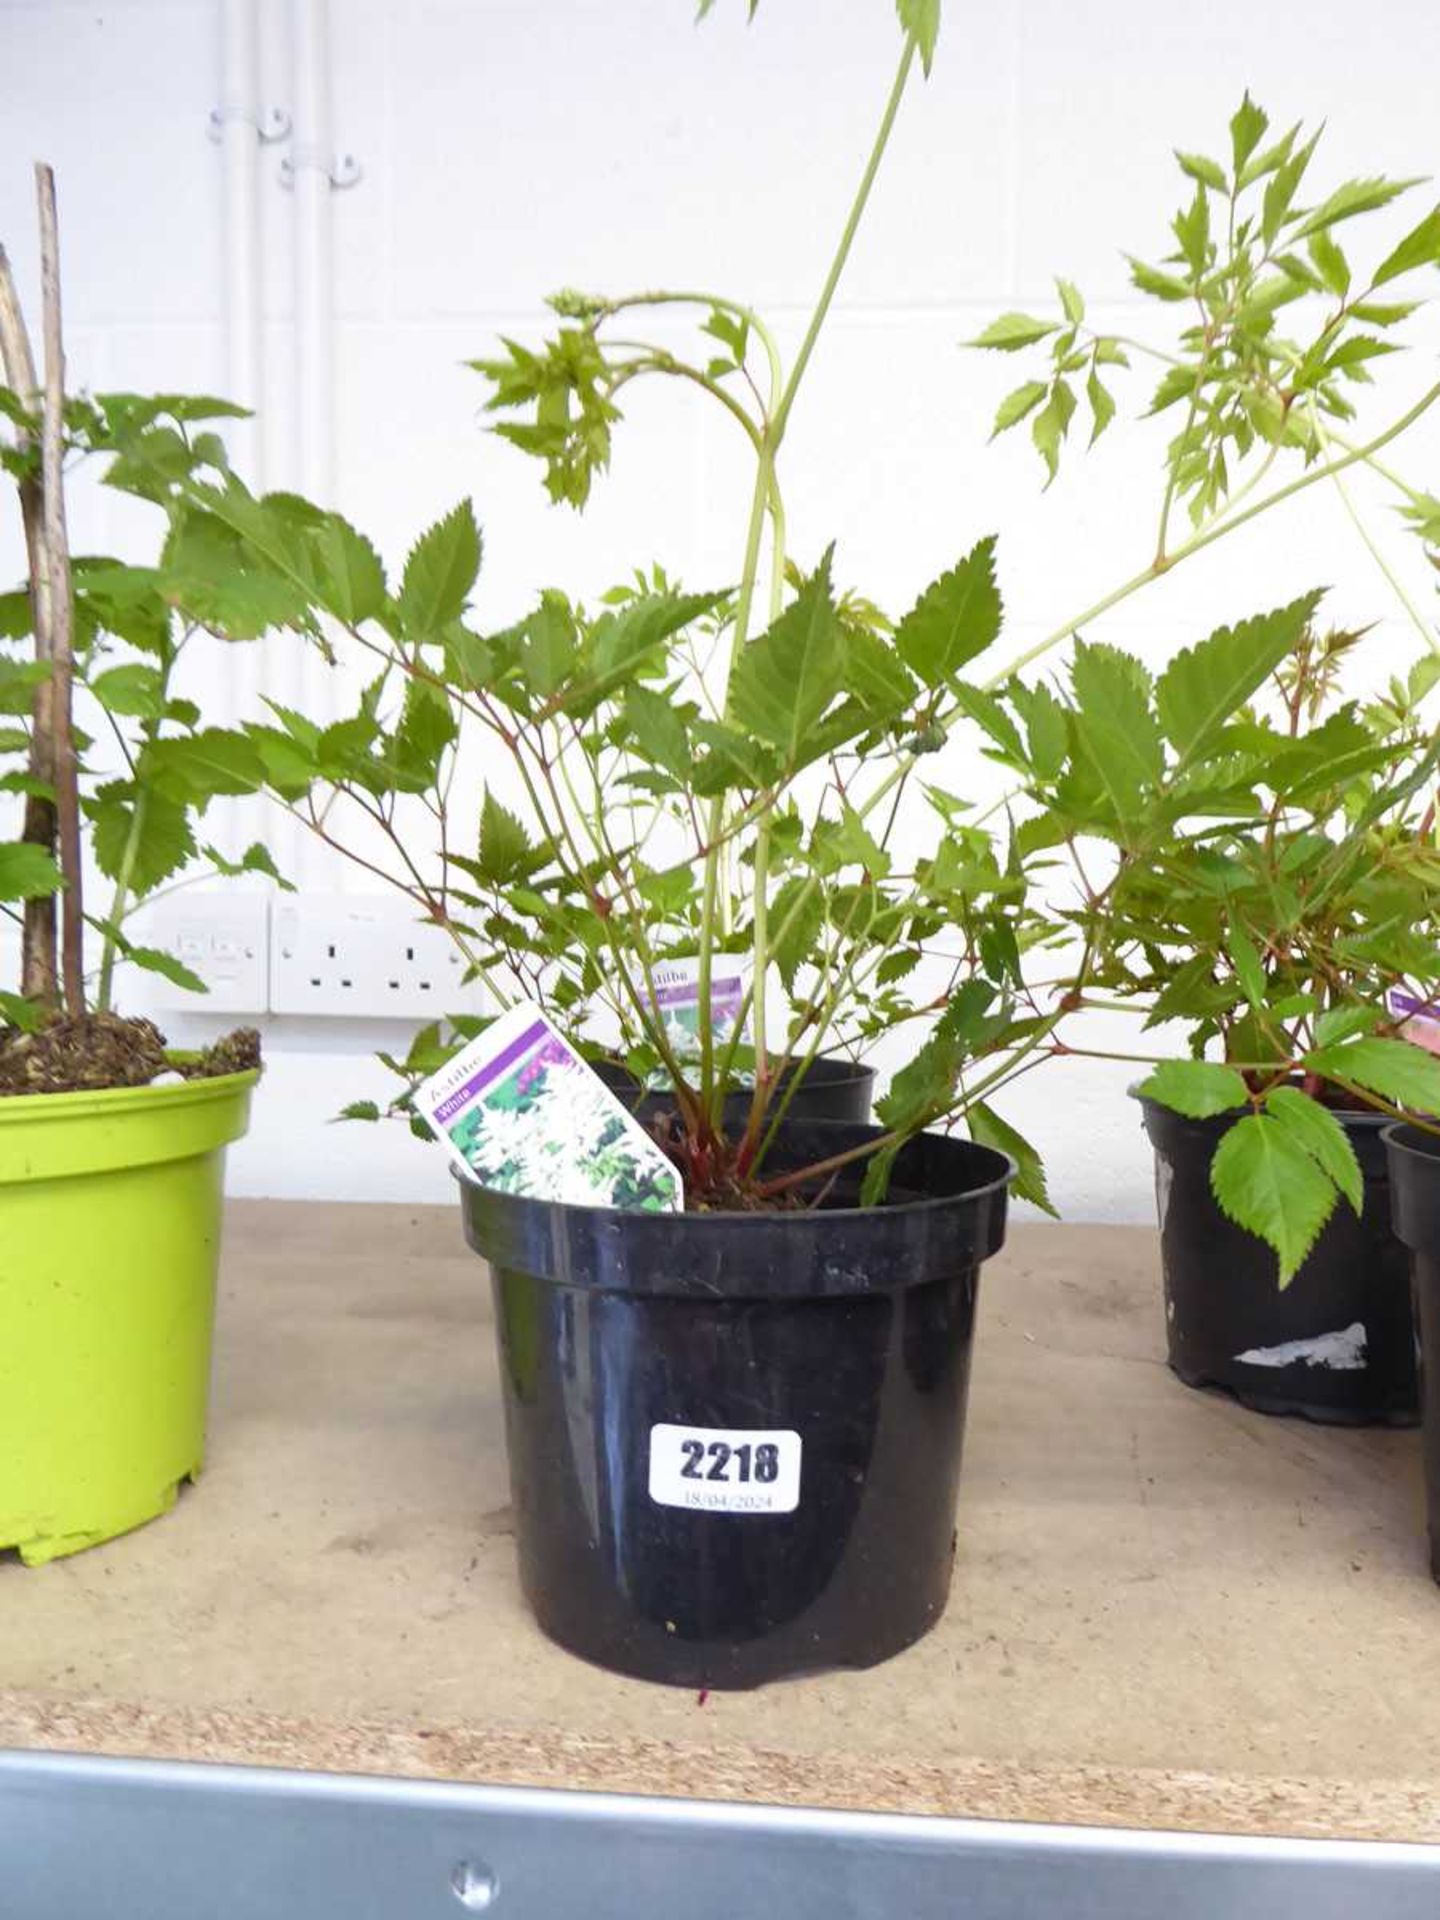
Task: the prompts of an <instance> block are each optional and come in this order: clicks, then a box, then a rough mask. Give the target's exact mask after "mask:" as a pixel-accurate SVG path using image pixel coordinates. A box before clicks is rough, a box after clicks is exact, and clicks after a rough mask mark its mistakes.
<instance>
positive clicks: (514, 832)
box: [479, 793, 531, 886]
mask: <svg viewBox="0 0 1440 1920" xmlns="http://www.w3.org/2000/svg"><path fill="white" fill-rule="evenodd" d="M530 851H531V848H530V839H529V835H528V834H527V833H526V831H525V829H524V827H523V826H522V825H521V823H520V822H519V821H518V820H517V819H516V818H515V816H514V814H513V813H511V812H510V811H509V810H508V809H507V808H505V807H503V806H502V805H501V804H500V802H499V801H498V800H497V799H496V798H495V796H494V794H493V793H487V794H486V795H485V804H484V806H483V807H482V808H481V810H480V860H479V867H480V872H481V875H482V876H483V877H484V878H485V879H486V880H488V881H490V882H491V883H492V885H494V886H506V885H508V883H509V882H510V881H512V880H516V879H519V878H521V877H523V875H524V874H525V873H526V872H527V871H528V870H529V854H530Z"/></svg>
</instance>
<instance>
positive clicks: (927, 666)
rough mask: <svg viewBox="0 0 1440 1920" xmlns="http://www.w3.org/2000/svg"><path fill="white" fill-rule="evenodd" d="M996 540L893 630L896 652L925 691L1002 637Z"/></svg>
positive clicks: (944, 577) (936, 585)
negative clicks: (917, 678) (996, 569)
mask: <svg viewBox="0 0 1440 1920" xmlns="http://www.w3.org/2000/svg"><path fill="white" fill-rule="evenodd" d="M1001 617H1002V608H1001V604H1000V589H999V587H998V586H997V585H996V584H995V540H994V536H993V535H992V536H990V537H988V538H987V539H984V540H982V541H981V542H980V543H979V545H978V546H976V547H974V548H972V549H971V551H970V552H969V553H968V554H966V556H965V558H964V559H963V560H962V561H961V562H960V563H959V565H958V566H955V567H952V568H951V569H950V571H949V572H948V573H942V574H941V576H940V578H939V579H938V580H936V581H934V582H932V583H931V585H930V586H928V587H927V588H926V589H925V591H924V592H923V593H922V594H921V596H920V598H919V599H918V600H917V601H916V602H915V605H914V606H913V607H912V608H911V609H910V611H909V613H907V614H906V616H905V618H904V619H903V620H902V621H901V622H900V625H899V626H898V627H897V628H896V629H895V649H896V651H897V653H898V654H899V655H900V658H901V659H902V660H903V661H904V662H905V664H906V666H907V667H909V668H910V670H911V672H912V673H914V674H917V675H918V676H919V678H920V679H921V681H923V683H924V684H925V685H926V686H927V687H941V686H944V685H945V683H946V682H947V681H948V680H950V679H951V678H952V677H953V676H954V675H955V674H957V673H958V672H959V671H960V669H961V667H963V666H965V665H966V663H967V662H968V661H971V660H973V659H975V657H976V656H977V655H978V654H981V653H983V652H984V651H985V649H986V648H987V647H989V646H991V645H992V644H993V643H994V642H995V640H996V639H998V637H999V634H1000V622H1001Z"/></svg>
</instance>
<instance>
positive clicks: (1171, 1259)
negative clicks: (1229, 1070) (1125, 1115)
mask: <svg viewBox="0 0 1440 1920" xmlns="http://www.w3.org/2000/svg"><path fill="white" fill-rule="evenodd" d="M1140 1104H1141V1107H1142V1108H1143V1110H1144V1115H1145V1131H1146V1133H1147V1134H1148V1135H1149V1136H1150V1143H1151V1145H1152V1146H1153V1147H1154V1149H1155V1201H1156V1208H1157V1211H1158V1213H1159V1217H1160V1262H1161V1269H1162V1274H1163V1279H1164V1287H1165V1322H1166V1333H1167V1336H1168V1340H1169V1358H1170V1365H1171V1367H1172V1368H1173V1369H1174V1371H1175V1372H1176V1373H1177V1374H1179V1376H1180V1378H1181V1379H1182V1380H1183V1381H1185V1383H1186V1385H1187V1386H1192V1387H1222V1388H1225V1389H1227V1390H1228V1391H1229V1392H1231V1393H1233V1394H1234V1395H1235V1397H1236V1399H1238V1400H1239V1401H1241V1402H1242V1404H1243V1405H1245V1406H1247V1407H1252V1408H1254V1409H1255V1410H1256V1411H1257V1412H1259V1413H1289V1414H1299V1415H1302V1416H1303V1417H1304V1418H1306V1419H1308V1420H1320V1421H1325V1422H1328V1423H1331V1424H1333V1425H1342V1426H1361V1425H1370V1424H1374V1425H1389V1426H1413V1425H1414V1424H1415V1422H1416V1420H1418V1418H1419V1413H1420V1407H1419V1385H1418V1381H1417V1378H1416V1365H1415V1324H1414V1314H1413V1312H1412V1310H1411V1305H1410V1275H1409V1269H1408V1262H1407V1260H1406V1255H1405V1249H1404V1247H1403V1246H1402V1245H1401V1244H1400V1242H1399V1241H1398V1240H1397V1239H1396V1237H1395V1234H1394V1232H1393V1230H1392V1228H1391V1223H1390V1176H1389V1169H1388V1167H1387V1164H1386V1155H1385V1147H1384V1143H1383V1142H1382V1140H1381V1134H1382V1132H1383V1131H1384V1129H1385V1127H1386V1126H1387V1124H1388V1122H1387V1120H1386V1118H1385V1116H1384V1115H1383V1114H1370V1113H1338V1114H1337V1115H1336V1118H1337V1119H1338V1120H1339V1121H1340V1123H1341V1125H1342V1126H1343V1127H1344V1128H1345V1131H1346V1132H1347V1133H1348V1134H1349V1136H1350V1142H1351V1145H1352V1146H1353V1147H1354V1149H1355V1154H1356V1157H1357V1159H1358V1160H1359V1162H1360V1170H1361V1172H1362V1174H1363V1175H1364V1181H1365V1198H1364V1205H1363V1207H1362V1210H1361V1212H1360V1215H1359V1217H1358V1218H1357V1217H1356V1215H1355V1213H1354V1211H1353V1209H1352V1208H1351V1207H1350V1205H1349V1204H1348V1202H1346V1201H1344V1200H1342V1201H1340V1202H1339V1204H1338V1205H1337V1206H1336V1208H1335V1211H1334V1213H1333V1214H1332V1215H1331V1216H1330V1219H1329V1221H1328V1222H1327V1223H1326V1225H1325V1227H1324V1228H1323V1230H1322V1231H1321V1234H1320V1237H1319V1238H1318V1239H1317V1240H1316V1242H1315V1245H1314V1246H1313V1247H1312V1248H1311V1250H1310V1253H1309V1255H1308V1256H1307V1258H1306V1259H1305V1261H1304V1263H1303V1264H1302V1265H1301V1267H1300V1270H1299V1272H1298V1273H1297V1274H1296V1275H1295V1277H1294V1279H1293V1280H1292V1281H1291V1282H1290V1284H1289V1286H1288V1287H1285V1288H1284V1289H1282V1288H1281V1287H1280V1286H1279V1285H1278V1284H1277V1279H1276V1270H1275V1256H1274V1254H1273V1253H1272V1252H1271V1250H1270V1248H1269V1247H1268V1246H1266V1244H1265V1242H1264V1241H1262V1240H1259V1239H1257V1238H1256V1236H1255V1235H1254V1234H1251V1233H1247V1232H1246V1231H1245V1230H1244V1228H1243V1227H1237V1226H1236V1225H1235V1224H1234V1223H1233V1221H1230V1220H1227V1219H1226V1217H1225V1215H1224V1214H1223V1213H1222V1212H1221V1211H1220V1207H1219V1204H1218V1202H1217V1201H1216V1199H1215V1196H1214V1194H1213V1193H1212V1192H1211V1189H1210V1162H1211V1160H1212V1159H1213V1158H1214V1154H1215V1149H1216V1147H1217V1146H1218V1145H1219V1143H1220V1140H1221V1138H1222V1137H1223V1135H1224V1134H1225V1132H1226V1130H1227V1129H1228V1128H1229V1127H1231V1126H1233V1125H1234V1124H1235V1121H1236V1120H1237V1119H1239V1118H1240V1115H1239V1114H1220V1115H1217V1116H1216V1117H1215V1118H1213V1119H1209V1120H1189V1119H1186V1118H1185V1117H1184V1116H1183V1115H1181V1114H1178V1113H1175V1112H1172V1110H1171V1109H1170V1108H1169V1107H1162V1106H1161V1105H1159V1104H1158V1102H1156V1101H1154V1100H1149V1099H1145V1098H1143V1097H1142V1098H1141V1101H1140Z"/></svg>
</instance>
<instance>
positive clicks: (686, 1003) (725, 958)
mask: <svg viewBox="0 0 1440 1920" xmlns="http://www.w3.org/2000/svg"><path fill="white" fill-rule="evenodd" d="M749 977H750V963H749V961H748V960H747V959H744V958H742V957H741V956H739V955H737V954H731V953H717V954H716V955H715V958H714V961H713V963H712V965H711V968H710V1018H711V1024H712V1028H713V1031H714V1035H715V1044H716V1045H717V1046H726V1045H728V1044H729V1042H730V1039H731V1037H732V1036H733V1034H734V1032H735V1029H736V1027H737V1025H738V1024H739V1021H740V1011H741V1008H742V1007H743V1006H744V1004H745V992H746V987H747V985H748V982H749ZM653 978H654V981H655V1007H656V1011H657V1012H658V1014H659V1015H660V1018H661V1020H662V1021H663V1022H664V1025H665V1037H666V1039H667V1040H668V1041H669V1042H670V1046H671V1048H672V1049H673V1051H674V1053H675V1054H676V1056H677V1058H679V1059H681V1060H698V1059H699V1057H700V962H699V960H698V959H686V960H662V961H661V962H660V964H659V965H658V966H657V967H656V968H655V969H654V973H653Z"/></svg>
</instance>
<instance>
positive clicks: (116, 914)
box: [95, 787, 149, 1013]
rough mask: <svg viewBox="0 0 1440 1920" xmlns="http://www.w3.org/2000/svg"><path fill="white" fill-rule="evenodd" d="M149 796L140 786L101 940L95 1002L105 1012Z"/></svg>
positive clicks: (113, 979) (112, 987) (108, 1002)
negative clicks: (108, 916)
mask: <svg viewBox="0 0 1440 1920" xmlns="http://www.w3.org/2000/svg"><path fill="white" fill-rule="evenodd" d="M148 798H149V795H148V794H147V793H146V790H145V788H144V787H139V788H137V789H136V793H135V804H134V805H133V807H132V808H131V809H130V831H129V832H128V833H127V834H126V836H125V851H124V852H123V853H122V854H121V856H120V868H119V871H118V872H117V874H116V876H115V891H114V893H113V894H112V895H111V898H110V918H109V920H108V921H107V922H106V925H105V931H104V937H103V939H102V942H101V947H100V979H99V984H98V985H97V987H96V990H95V1004H96V1007H97V1009H98V1011H99V1012H101V1013H109V1012H110V1010H111V996H112V993H113V991H114V984H115V956H116V951H117V948H118V945H119V933H120V928H121V924H122V922H123V921H124V919H125V915H126V913H127V912H128V911H129V908H130V884H131V881H132V880H133V879H134V877H135V862H136V861H137V859H138V858H139V856H140V836H141V834H142V833H143V832H144V830H145V814H146V811H147V809H146V805H145V803H146V800H147V799H148Z"/></svg>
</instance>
